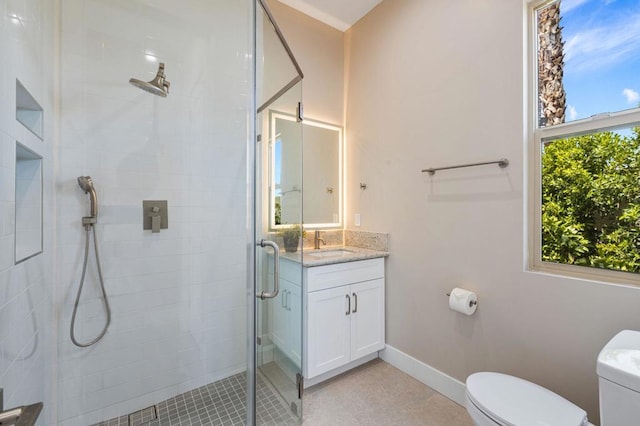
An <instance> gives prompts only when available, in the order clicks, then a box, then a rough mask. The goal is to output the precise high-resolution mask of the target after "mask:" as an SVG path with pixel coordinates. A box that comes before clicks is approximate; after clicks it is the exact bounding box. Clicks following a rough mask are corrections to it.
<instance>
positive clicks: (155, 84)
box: [129, 62, 171, 98]
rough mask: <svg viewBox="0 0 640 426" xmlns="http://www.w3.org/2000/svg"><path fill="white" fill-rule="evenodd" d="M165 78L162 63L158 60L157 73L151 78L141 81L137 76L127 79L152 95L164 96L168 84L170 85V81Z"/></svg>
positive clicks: (165, 95) (167, 89) (167, 90)
mask: <svg viewBox="0 0 640 426" xmlns="http://www.w3.org/2000/svg"><path fill="white" fill-rule="evenodd" d="M165 78H166V77H165V75H164V63H163V62H160V65H159V66H158V73H157V74H156V77H155V78H154V79H153V80H151V81H142V80H138V79H137V78H132V79H130V80H129V83H131V84H132V85H134V86H136V87H137V88H139V89H142V90H144V91H145V92H149V93H151V94H153V95H156V96H161V97H163V98H166V97H167V93H169V86H170V85H171V83H169V82H168V81H167V80H166V79H165Z"/></svg>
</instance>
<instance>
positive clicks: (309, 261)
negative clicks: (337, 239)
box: [280, 246, 389, 267]
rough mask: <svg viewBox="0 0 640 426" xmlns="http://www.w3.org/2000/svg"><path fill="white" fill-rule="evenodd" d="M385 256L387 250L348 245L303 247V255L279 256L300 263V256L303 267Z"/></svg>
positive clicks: (289, 254)
mask: <svg viewBox="0 0 640 426" xmlns="http://www.w3.org/2000/svg"><path fill="white" fill-rule="evenodd" d="M338 250H340V252H337V251H338ZM331 252H333V253H331ZM303 256H304V257H303ZM387 256H389V252H387V251H379V250H370V249H365V248H360V247H350V246H332V247H323V248H321V249H320V250H314V249H305V250H304V255H303V253H301V252H300V251H297V252H295V253H287V252H284V251H283V252H280V257H281V258H283V259H288V260H292V261H294V262H297V263H300V259H301V258H302V259H303V260H302V266H305V267H313V266H322V265H333V264H335V263H345V262H354V261H356V260H364V259H375V258H378V257H387Z"/></svg>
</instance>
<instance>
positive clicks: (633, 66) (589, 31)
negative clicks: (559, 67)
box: [560, 0, 640, 121]
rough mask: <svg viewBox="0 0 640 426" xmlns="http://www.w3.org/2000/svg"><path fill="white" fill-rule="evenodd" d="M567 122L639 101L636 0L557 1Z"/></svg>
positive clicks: (639, 13) (638, 1)
mask: <svg viewBox="0 0 640 426" xmlns="http://www.w3.org/2000/svg"><path fill="white" fill-rule="evenodd" d="M560 13H561V16H562V21H561V25H562V27H563V30H562V38H563V40H564V42H565V69H564V80H563V82H564V88H565V90H566V92H567V111H566V117H567V121H571V120H577V119H581V118H586V117H590V116H591V115H593V114H598V113H602V112H615V111H621V110H625V109H629V108H635V107H637V106H638V104H639V103H640V0H561V3H560Z"/></svg>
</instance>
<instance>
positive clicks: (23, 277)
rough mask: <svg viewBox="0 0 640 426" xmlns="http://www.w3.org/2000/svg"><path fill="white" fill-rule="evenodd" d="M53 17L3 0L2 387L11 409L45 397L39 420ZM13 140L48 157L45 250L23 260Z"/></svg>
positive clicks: (49, 296) (48, 191)
mask: <svg viewBox="0 0 640 426" xmlns="http://www.w3.org/2000/svg"><path fill="white" fill-rule="evenodd" d="M54 16H55V11H54V2H51V1H47V0H5V1H0V387H2V388H4V406H5V407H6V408H12V407H15V406H19V405H24V404H32V403H35V402H39V401H43V402H44V411H43V412H42V413H41V415H40V423H39V424H50V423H51V422H50V421H49V420H48V419H49V418H50V416H51V415H54V414H53V413H54V410H52V406H51V405H52V404H51V401H52V400H51V398H52V396H53V392H52V387H53V384H52V383H53V379H52V377H53V376H52V373H53V367H54V365H55V360H54V358H52V353H53V343H52V339H53V338H54V337H53V335H52V333H53V331H54V330H53V327H52V324H53V289H54V279H53V272H52V271H53V264H54V263H53V261H54V250H53V248H54V232H53V228H52V227H53V225H54V223H55V222H54V216H53V215H52V214H51V212H52V211H53V210H54V198H53V191H52V190H53V178H52V176H53V168H54V165H53V164H54V163H53V153H54V145H55V137H54V126H53V123H54V120H53V117H54V111H53V105H54V100H53V76H54V71H53V70H54V67H55V59H54V51H55V49H54V22H55V21H54ZM16 79H19V80H20V81H21V82H22V84H23V85H24V87H25V88H26V89H27V90H28V91H29V92H30V94H31V95H32V96H33V98H35V99H36V101H37V102H38V103H39V104H40V106H41V107H42V108H43V109H44V126H43V129H44V137H43V140H41V139H40V138H38V137H36V136H35V135H34V134H33V133H31V132H30V131H29V130H27V129H26V128H25V127H24V126H23V125H22V124H20V123H19V122H18V121H17V120H16ZM16 142H20V143H21V144H22V145H23V146H26V147H27V148H29V149H30V150H31V151H33V152H35V153H37V154H38V155H39V156H41V157H43V185H44V197H43V203H44V205H43V207H44V209H43V210H44V223H43V225H42V228H43V241H44V245H43V249H44V250H43V252H42V253H41V254H38V255H36V256H34V257H31V258H29V259H28V260H26V261H23V262H21V263H18V264H15V257H14V244H15V223H16V220H15V217H16V216H15V207H16V198H15V176H16V169H15V160H16ZM35 216H38V215H37V214H35ZM37 222H38V221H37ZM33 225H34V227H36V228H38V227H40V224H39V223H34V224H33Z"/></svg>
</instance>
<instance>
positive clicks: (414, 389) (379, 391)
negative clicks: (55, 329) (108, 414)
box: [94, 360, 473, 426]
mask: <svg viewBox="0 0 640 426" xmlns="http://www.w3.org/2000/svg"><path fill="white" fill-rule="evenodd" d="M245 389H246V377H245V375H244V373H242V374H237V375H235V376H231V377H229V378H227V379H224V380H220V381H218V382H215V383H212V384H209V385H206V386H203V387H201V388H198V389H195V390H193V391H190V392H187V393H184V394H182V395H178V396H176V397H175V398H171V399H169V400H166V401H163V402H161V403H159V404H157V405H156V406H155V411H156V413H155V414H157V419H155V420H150V421H149V420H147V419H148V418H149V416H152V415H153V414H154V413H153V410H152V409H153V408H154V407H149V408H148V409H145V410H144V414H143V413H140V412H138V413H134V414H132V415H131V416H122V417H119V418H115V419H111V420H109V421H106V422H102V423H99V424H98V425H97V426H134V425H145V426H175V425H178V426H186V425H193V426H197V425H244V418H245V415H246V410H245V395H246V393H245V392H246V390H245ZM257 400H258V401H257V410H256V420H257V424H258V425H259V426H294V425H297V424H298V423H297V420H296V419H295V418H294V417H293V416H292V415H291V414H290V411H289V409H288V408H287V407H286V406H285V405H284V403H283V402H282V400H281V399H280V398H279V397H278V396H277V395H276V392H275V390H274V389H273V388H272V387H271V385H269V384H268V383H266V381H265V380H264V379H263V378H262V377H260V376H259V379H258V389H257ZM303 415H304V416H303V418H304V422H303V425H304V426H324V425H327V426H359V425H363V426H364V425H367V426H393V425H399V426H400V425H401V426H472V425H473V423H472V421H471V419H470V418H469V416H468V415H467V412H466V410H465V409H464V408H463V407H461V406H459V405H458V404H456V403H454V402H452V401H450V400H449V399H447V398H445V397H444V396H442V395H440V394H439V393H437V392H436V391H434V390H432V389H430V388H428V387H427V386H425V385H424V384H422V383H420V382H419V381H417V380H415V379H414V378H412V377H411V376H409V375H407V374H405V373H403V372H401V371H400V370H398V369H396V368H395V367H392V366H391V365H389V364H387V363H386V362H384V361H381V360H374V361H371V362H369V363H367V364H365V365H362V366H360V367H358V368H355V369H353V370H351V371H349V372H347V373H345V374H342V375H340V376H338V377H336V378H334V379H331V380H328V381H326V382H323V383H320V384H319V385H316V386H313V387H311V388H309V389H306V390H305V397H304V407H303ZM134 422H135V423H134ZM94 426H95V425H94Z"/></svg>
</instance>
